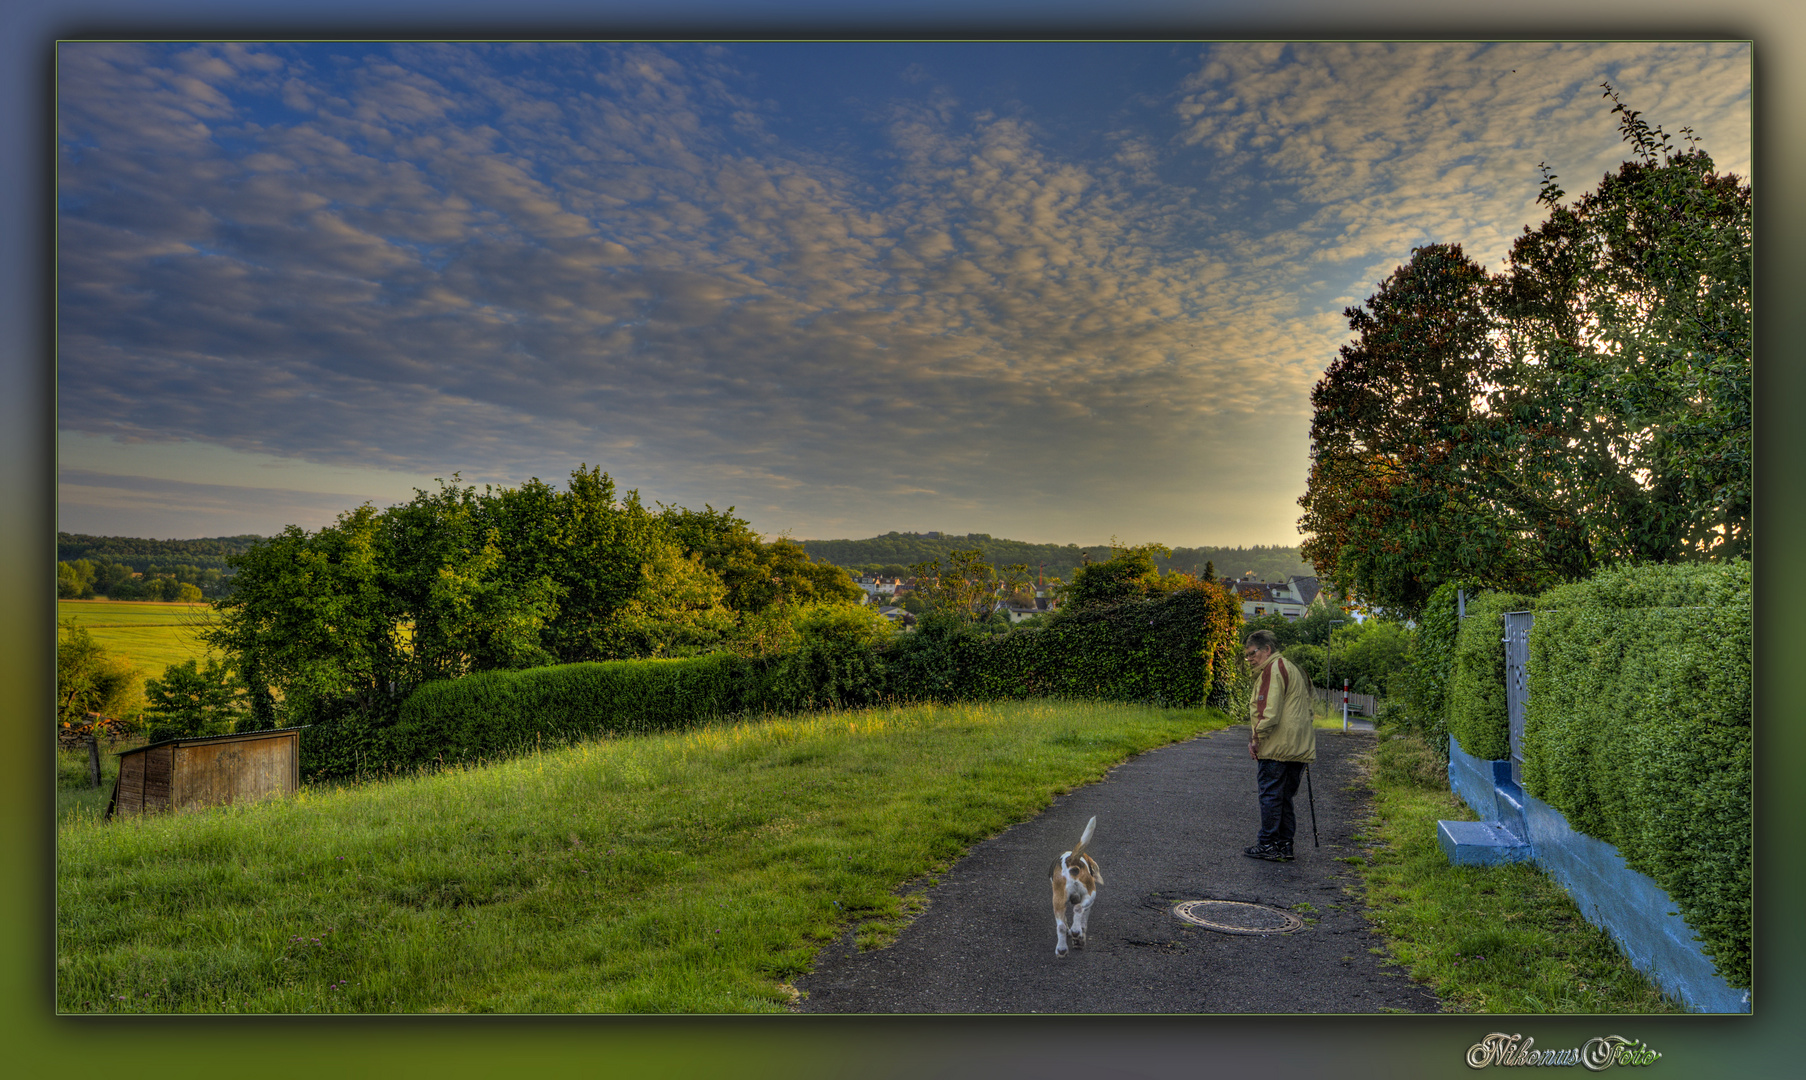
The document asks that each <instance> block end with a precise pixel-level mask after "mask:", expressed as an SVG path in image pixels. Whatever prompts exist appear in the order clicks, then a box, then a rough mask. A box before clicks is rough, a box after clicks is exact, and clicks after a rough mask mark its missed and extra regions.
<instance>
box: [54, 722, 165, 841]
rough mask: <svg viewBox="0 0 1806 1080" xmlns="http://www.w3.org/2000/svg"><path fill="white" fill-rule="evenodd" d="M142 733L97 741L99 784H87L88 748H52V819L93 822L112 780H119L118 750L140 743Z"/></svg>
mask: <svg viewBox="0 0 1806 1080" xmlns="http://www.w3.org/2000/svg"><path fill="white" fill-rule="evenodd" d="M143 745H144V737H143V736H141V735H140V736H131V737H128V738H124V739H120V740H119V741H118V742H114V743H109V742H108V741H107V740H106V739H104V738H102V739H101V740H100V786H99V787H90V786H88V751H87V750H85V749H81V750H65V749H63V748H62V747H60V746H59V747H58V748H57V751H56V820H57V822H58V824H64V823H74V822H77V821H94V820H97V819H98V818H99V817H100V815H102V814H104V813H106V812H107V800H108V799H109V798H111V797H112V795H113V783H114V781H116V780H118V779H119V752H120V751H121V750H130V749H132V748H133V747H137V746H143Z"/></svg>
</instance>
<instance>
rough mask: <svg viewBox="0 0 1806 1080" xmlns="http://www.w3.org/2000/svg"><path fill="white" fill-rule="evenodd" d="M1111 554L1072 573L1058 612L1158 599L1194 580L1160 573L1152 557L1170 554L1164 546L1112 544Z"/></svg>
mask: <svg viewBox="0 0 1806 1080" xmlns="http://www.w3.org/2000/svg"><path fill="white" fill-rule="evenodd" d="M1110 552H1111V554H1110V558H1108V559H1106V560H1105V561H1103V562H1098V563H1085V564H1083V565H1081V566H1080V567H1079V568H1078V569H1077V570H1074V571H1073V573H1072V583H1071V584H1070V585H1067V586H1066V587H1065V589H1064V590H1062V592H1063V595H1062V597H1061V608H1060V611H1061V612H1063V613H1069V612H1076V611H1080V610H1083V609H1085V608H1091V607H1104V606H1108V605H1110V604H1120V603H1122V602H1123V601H1125V600H1140V599H1143V598H1145V597H1149V596H1160V595H1164V594H1166V593H1169V592H1172V591H1174V590H1175V589H1179V588H1183V587H1184V586H1186V585H1188V584H1192V583H1195V582H1196V580H1197V579H1195V578H1193V577H1191V576H1190V575H1189V574H1177V573H1175V574H1166V575H1164V576H1163V575H1162V574H1161V573H1160V570H1159V568H1157V567H1156V566H1155V565H1154V557H1155V556H1156V555H1170V554H1172V552H1171V551H1170V550H1169V549H1168V548H1167V547H1166V545H1164V544H1140V545H1137V546H1135V547H1122V546H1120V545H1117V544H1116V543H1114V542H1112V543H1111V545H1110Z"/></svg>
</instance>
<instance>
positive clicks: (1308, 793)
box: [1292, 765, 1322, 847]
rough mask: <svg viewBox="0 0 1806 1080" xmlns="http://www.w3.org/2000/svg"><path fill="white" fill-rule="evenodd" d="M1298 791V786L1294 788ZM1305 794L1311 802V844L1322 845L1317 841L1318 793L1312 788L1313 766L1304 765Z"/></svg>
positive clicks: (1314, 845)
mask: <svg viewBox="0 0 1806 1080" xmlns="http://www.w3.org/2000/svg"><path fill="white" fill-rule="evenodd" d="M1292 790H1293V791H1297V790H1298V789H1297V788H1293V789H1292ZM1304 796H1305V798H1306V799H1307V800H1308V801H1309V802H1310V804H1311V846H1312V847H1320V846H1322V845H1320V844H1318V843H1317V793H1316V792H1314V791H1312V790H1311V767H1310V766H1309V765H1306V766H1305V767H1304Z"/></svg>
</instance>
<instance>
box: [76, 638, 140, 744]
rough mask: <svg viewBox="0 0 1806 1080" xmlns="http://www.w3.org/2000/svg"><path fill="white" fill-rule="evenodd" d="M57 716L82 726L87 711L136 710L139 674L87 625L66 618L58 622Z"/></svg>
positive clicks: (115, 713) (114, 712) (111, 713)
mask: <svg viewBox="0 0 1806 1080" xmlns="http://www.w3.org/2000/svg"><path fill="white" fill-rule="evenodd" d="M57 627H58V631H59V632H58V635H57V643H56V719H57V721H58V723H60V724H68V725H72V726H79V725H81V724H82V723H83V722H84V720H85V718H86V716H87V714H88V713H98V714H100V715H102V716H114V717H120V718H122V719H123V718H124V717H125V716H126V714H127V713H129V712H133V711H135V710H136V709H137V707H138V704H139V701H140V693H141V690H140V685H139V679H140V676H139V674H138V672H137V670H136V669H134V668H133V667H132V665H131V663H130V662H128V661H127V660H125V659H124V658H123V657H118V656H113V655H111V654H109V653H108V652H107V650H106V647H105V646H104V645H101V644H100V643H99V642H97V641H95V640H94V635H93V634H91V633H89V631H88V628H87V627H85V626H82V625H81V624H79V623H77V622H75V621H74V620H73V619H65V620H63V621H61V622H59V623H58V624H57Z"/></svg>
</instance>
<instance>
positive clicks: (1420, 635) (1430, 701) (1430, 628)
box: [1380, 582, 1461, 764]
mask: <svg viewBox="0 0 1806 1080" xmlns="http://www.w3.org/2000/svg"><path fill="white" fill-rule="evenodd" d="M1457 588H1458V586H1457V584H1456V583H1454V582H1449V583H1447V584H1444V585H1439V586H1437V588H1436V590H1435V591H1434V592H1432V593H1431V594H1430V598H1429V600H1428V601H1426V602H1425V604H1424V613H1423V618H1422V619H1421V620H1419V622H1418V624H1417V631H1416V633H1415V634H1413V635H1412V641H1411V650H1410V652H1409V653H1408V654H1407V659H1406V663H1405V664H1404V665H1402V666H1401V667H1400V668H1398V669H1397V670H1396V671H1395V672H1394V673H1393V675H1392V677H1391V679H1390V680H1389V685H1388V686H1387V693H1389V694H1390V695H1392V697H1393V699H1394V700H1393V702H1391V703H1389V705H1388V706H1387V707H1386V708H1384V709H1382V710H1381V716H1380V721H1381V723H1382V724H1383V725H1384V726H1386V727H1390V728H1394V729H1395V730H1398V731H1400V732H1412V733H1415V734H1416V735H1418V736H1419V737H1420V738H1422V739H1423V741H1424V743H1425V744H1426V745H1428V746H1429V747H1430V748H1431V749H1432V750H1434V751H1435V752H1436V755H1437V756H1438V757H1439V758H1441V759H1442V761H1443V762H1444V763H1445V764H1446V763H1447V762H1448V760H1449V730H1448V686H1449V679H1450V676H1451V675H1452V674H1453V672H1454V667H1455V635H1456V634H1457V633H1458V632H1459V631H1460V629H1461V623H1460V619H1459V617H1458V616H1457V614H1456V611H1457V607H1456V595H1455V594H1456V590H1457Z"/></svg>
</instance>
